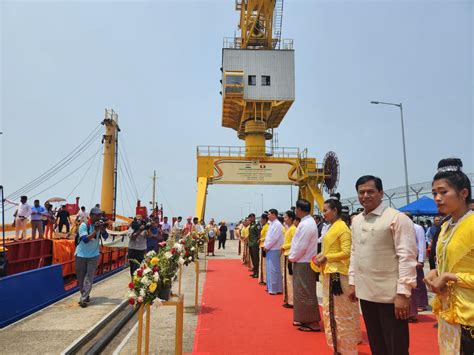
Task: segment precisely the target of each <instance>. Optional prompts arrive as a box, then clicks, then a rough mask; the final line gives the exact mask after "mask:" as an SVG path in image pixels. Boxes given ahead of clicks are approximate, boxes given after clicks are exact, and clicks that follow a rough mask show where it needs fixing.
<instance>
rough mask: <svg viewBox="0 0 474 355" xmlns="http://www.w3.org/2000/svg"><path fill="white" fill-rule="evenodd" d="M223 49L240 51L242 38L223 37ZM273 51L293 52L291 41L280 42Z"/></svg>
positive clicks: (283, 40)
mask: <svg viewBox="0 0 474 355" xmlns="http://www.w3.org/2000/svg"><path fill="white" fill-rule="evenodd" d="M222 45H223V48H225V49H242V38H240V37H224V41H223V44H222ZM274 50H283V51H290V50H293V40H292V39H282V40H280V46H275V48H274Z"/></svg>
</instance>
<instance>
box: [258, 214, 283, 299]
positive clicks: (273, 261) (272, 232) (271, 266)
mask: <svg viewBox="0 0 474 355" xmlns="http://www.w3.org/2000/svg"><path fill="white" fill-rule="evenodd" d="M268 219H269V220H270V225H269V227H268V232H267V235H266V237H265V242H264V244H263V248H264V250H265V253H266V257H265V258H266V266H267V290H268V293H269V294H270V295H280V294H282V293H283V277H282V275H281V267H280V254H281V252H280V249H281V246H282V245H283V242H284V236H283V226H282V225H281V223H280V221H279V220H278V211H277V210H276V209H274V208H272V209H270V210H269V211H268Z"/></svg>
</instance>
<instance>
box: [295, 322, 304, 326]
mask: <svg viewBox="0 0 474 355" xmlns="http://www.w3.org/2000/svg"><path fill="white" fill-rule="evenodd" d="M302 325H303V323H301V322H293V327H301V326H302Z"/></svg>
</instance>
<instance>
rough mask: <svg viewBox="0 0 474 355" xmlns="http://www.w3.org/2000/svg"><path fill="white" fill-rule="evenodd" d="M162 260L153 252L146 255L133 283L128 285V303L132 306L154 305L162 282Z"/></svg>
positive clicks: (134, 275)
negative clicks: (160, 264)
mask: <svg viewBox="0 0 474 355" xmlns="http://www.w3.org/2000/svg"><path fill="white" fill-rule="evenodd" d="M159 262H160V259H159V257H158V255H157V254H156V253H155V252H154V251H151V252H149V253H147V254H146V256H145V259H144V260H143V262H142V263H141V264H140V268H138V269H137V270H136V271H135V272H134V274H133V278H132V281H131V282H130V283H129V284H128V288H129V292H128V302H129V303H130V305H132V306H135V305H141V304H146V303H150V304H151V303H153V301H154V300H155V299H156V297H157V294H158V283H159V282H160V274H159V270H160V266H159V265H158V264H159Z"/></svg>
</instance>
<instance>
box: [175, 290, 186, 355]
mask: <svg viewBox="0 0 474 355" xmlns="http://www.w3.org/2000/svg"><path fill="white" fill-rule="evenodd" d="M183 314H184V299H183V296H182V295H180V296H179V301H178V304H177V305H176V335H175V336H176V339H175V354H176V355H182V353H183Z"/></svg>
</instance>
